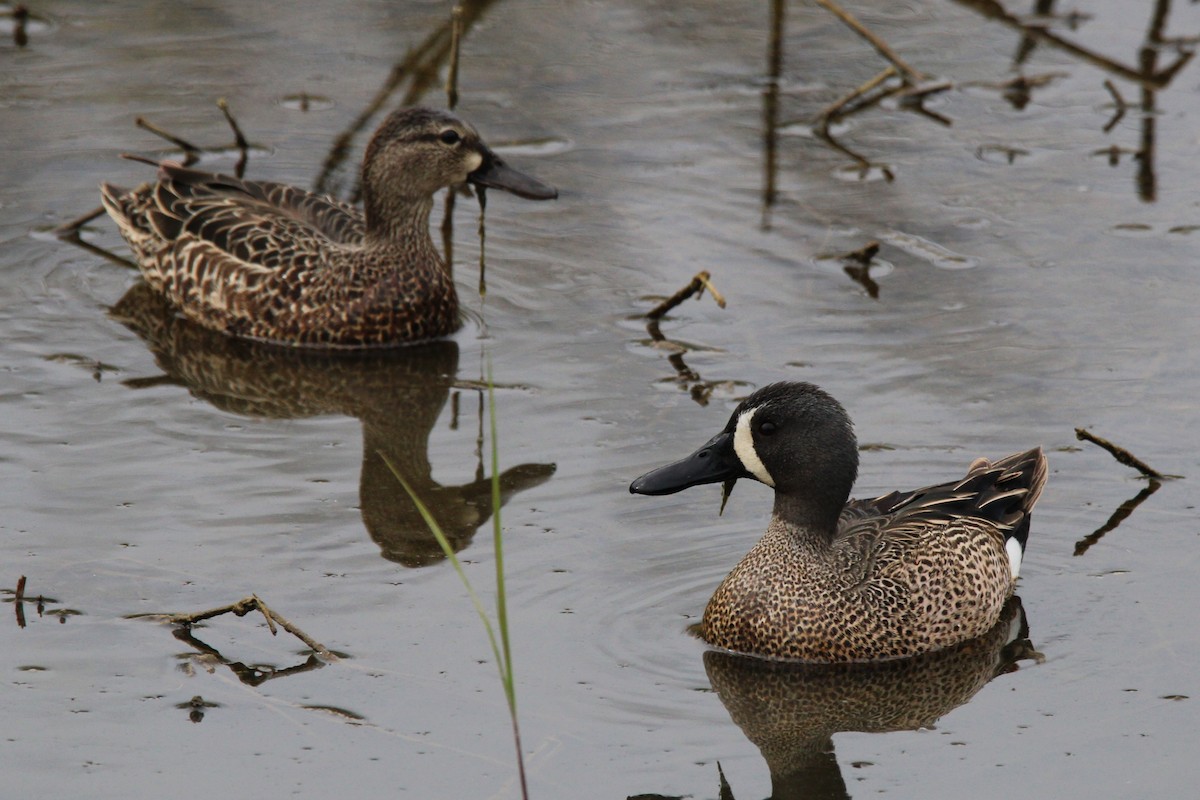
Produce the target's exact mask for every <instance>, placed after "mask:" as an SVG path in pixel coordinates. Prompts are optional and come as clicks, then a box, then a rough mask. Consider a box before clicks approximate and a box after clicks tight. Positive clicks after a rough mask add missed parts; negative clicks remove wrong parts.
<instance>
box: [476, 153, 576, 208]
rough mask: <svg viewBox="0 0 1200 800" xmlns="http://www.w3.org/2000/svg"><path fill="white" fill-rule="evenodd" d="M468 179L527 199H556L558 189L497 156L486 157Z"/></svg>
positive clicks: (479, 184)
mask: <svg viewBox="0 0 1200 800" xmlns="http://www.w3.org/2000/svg"><path fill="white" fill-rule="evenodd" d="M467 180H469V181H470V182H471V183H474V184H476V185H478V186H486V187H488V188H489V189H503V190H504V191H506V192H512V193H513V194H515V195H516V196H517V197H523V198H525V199H526V200H554V199H557V198H558V190H557V189H555V188H554V187H553V186H551V185H550V184H548V183H542V182H541V181H539V180H538V179H537V178H534V177H531V176H529V175H526V174H525V173H523V172H518V171H517V170H515V169H513V168H512V167H510V166H508V165H507V164H505V163H504V162H503V161H501V160H500V159H499V158H497V157H496V156H494V155H493V156H492V157H491V158H485V160H484V163H483V166H481V167H480V168H479V169H477V170H475V171H474V172H472V173H471V174H470V175H468V176H467Z"/></svg>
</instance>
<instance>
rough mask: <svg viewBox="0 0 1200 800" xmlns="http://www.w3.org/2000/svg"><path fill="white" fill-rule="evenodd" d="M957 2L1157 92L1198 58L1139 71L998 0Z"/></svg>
mask: <svg viewBox="0 0 1200 800" xmlns="http://www.w3.org/2000/svg"><path fill="white" fill-rule="evenodd" d="M818 2H821V0H818ZM956 2H957V3H958V4H959V5H963V6H966V7H967V8H970V9H972V10H974V11H975V12H976V13H978V14H979V15H980V16H982V17H984V18H985V19H990V20H995V21H996V22H999V23H1002V24H1004V25H1007V26H1008V27H1010V28H1013V29H1014V30H1016V31H1019V32H1020V33H1021V34H1022V35H1024V36H1026V37H1028V38H1030V39H1033V40H1036V41H1038V42H1042V43H1045V44H1048V45H1050V46H1051V47H1056V48H1058V49H1060V50H1063V51H1064V52H1066V53H1069V54H1070V55H1072V56H1074V57H1075V58H1077V59H1079V60H1080V61H1083V62H1085V63H1088V64H1091V65H1092V66H1095V67H1099V68H1100V69H1102V70H1105V71H1106V72H1110V73H1112V74H1113V75H1117V76H1119V77H1121V78H1124V79H1125V80H1127V81H1132V82H1133V83H1136V84H1138V85H1139V86H1141V87H1142V88H1144V89H1150V90H1154V89H1163V88H1165V87H1166V86H1167V85H1168V84H1169V83H1170V82H1171V79H1172V78H1174V77H1175V75H1176V74H1177V73H1178V72H1179V70H1181V69H1183V67H1184V66H1185V65H1186V64H1187V63H1188V62H1189V61H1191V60H1192V56H1194V55H1195V53H1193V52H1192V51H1190V50H1186V51H1183V52H1181V53H1180V54H1179V56H1178V57H1177V58H1176V59H1175V61H1174V62H1172V63H1171V64H1170V65H1169V66H1167V67H1165V68H1163V69H1161V70H1156V71H1155V70H1151V71H1149V72H1147V71H1143V70H1137V69H1133V68H1132V67H1128V66H1126V65H1124V64H1120V63H1118V62H1116V61H1114V60H1112V59H1111V58H1107V57H1105V56H1102V55H1100V54H1098V53H1094V52H1092V51H1091V50H1088V49H1087V48H1086V47H1082V46H1080V45H1077V44H1075V43H1074V42H1071V41H1068V40H1066V39H1064V38H1063V37H1061V36H1058V35H1056V34H1054V33H1051V32H1050V31H1049V30H1047V29H1046V28H1045V27H1041V26H1038V25H1030V24H1027V23H1025V22H1023V21H1022V20H1021V19H1019V18H1018V17H1016V16H1015V15H1013V14H1010V13H1009V12H1008V10H1007V9H1006V8H1004V6H1003V5H1002V4H1001V3H999V2H998V1H997V0H956Z"/></svg>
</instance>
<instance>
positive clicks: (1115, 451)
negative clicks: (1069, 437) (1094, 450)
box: [1075, 428, 1172, 480]
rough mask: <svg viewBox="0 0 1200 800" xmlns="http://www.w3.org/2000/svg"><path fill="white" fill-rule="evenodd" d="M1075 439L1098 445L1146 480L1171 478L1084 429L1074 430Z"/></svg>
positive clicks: (1121, 448)
mask: <svg viewBox="0 0 1200 800" xmlns="http://www.w3.org/2000/svg"><path fill="white" fill-rule="evenodd" d="M1075 438H1076V439H1078V440H1079V441H1081V442H1091V443H1092V444H1095V445H1099V446H1100V447H1102V448H1104V449H1105V450H1107V451H1108V452H1109V453H1111V454H1112V457H1113V458H1115V459H1116V460H1117V461H1119V462H1120V463H1122V464H1124V465H1125V466H1127V467H1133V468H1134V469H1136V470H1137V471H1138V472H1140V473H1142V474H1143V475H1145V476H1146V477H1147V478H1153V479H1155V480H1164V479H1165V478H1167V477H1172V476H1167V475H1164V474H1162V473H1161V472H1159V471H1158V470H1156V469H1154V467H1151V466H1150V465H1149V464H1147V463H1146V462H1145V461H1142V460H1141V459H1140V458H1138V457H1137V456H1135V455H1134V454H1133V453H1131V452H1129V451H1128V450H1126V449H1125V448H1123V447H1120V446H1118V445H1115V444H1113V443H1112V442H1110V441H1108V440H1107V439H1102V438H1100V437H1099V436H1096V435H1095V434H1093V433H1092V432H1090V431H1089V430H1087V429H1086V428H1076V429H1075Z"/></svg>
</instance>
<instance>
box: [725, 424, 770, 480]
mask: <svg viewBox="0 0 1200 800" xmlns="http://www.w3.org/2000/svg"><path fill="white" fill-rule="evenodd" d="M756 411H758V409H756V408H752V409H750V410H749V411H744V412H742V415H741V416H739V417H738V421H737V426H736V427H735V428H734V431H733V452H735V453H736V454H737V457H738V460H739V461H741V462H742V466H743V467H745V468H746V471H747V472H749V473H750V474H751V475H753V476H754V477H755V478H756V479H757V480H759V481H761V482H762V483H765V484H766V485H767V486H770V487H771V488H774V487H775V479H774V478H772V477H771V473H770V472H767V468H766V466H765V465H764V464H763V462H762V459H761V458H759V457H758V453H757V452H755V450H754V434H752V433H751V432H750V422H751V421H752V420H753V419H754V413H755V412H756Z"/></svg>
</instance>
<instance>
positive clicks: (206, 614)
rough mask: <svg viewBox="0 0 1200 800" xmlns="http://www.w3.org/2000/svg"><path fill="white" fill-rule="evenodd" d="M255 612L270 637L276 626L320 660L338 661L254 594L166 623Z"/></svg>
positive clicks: (189, 622)
mask: <svg viewBox="0 0 1200 800" xmlns="http://www.w3.org/2000/svg"><path fill="white" fill-rule="evenodd" d="M255 610H257V611H259V612H260V613H261V614H262V615H263V616H264V617H265V618H266V620H267V627H268V628H269V629H270V631H271V635H272V636H275V635H277V631H276V630H275V626H276V625H278V626H279V627H280V628H283V629H284V630H285V631H287V632H288V633H290V634H291V635H292V636H295V637H296V638H297V639H299V640H300V641H302V642H304V644H305V645H307V646H308V647H309V649H311V650H312V651H313V652H314V653H316V654H317V655H319V656H320V657H321V658H323V659H325V660H327V661H337V660H338V657H337V656H336V655H334V654H333V653H332V652H330V651H329V649H328V648H327V647H325V645H323V644H321V643H320V642H318V641H316V640H315V639H313V638H312V637H311V636H309V635H308V634H307V633H305V632H304V631H302V630H300V628H299V627H297V626H296V625H294V624H292V623H291V622H290V621H289V620H287V619H285V618H284V617H283V615H282V614H280V613H279V612H277V611H275V610H273V609H271V608H269V607H268V606H267V604H266V603H264V602H263V601H262V600H261V599H260V598H259V597H258V595H256V594H252V595H250V596H249V597H243V598H242V599H241V600H238V601H237V602H236V603H230V604H229V605H227V606H220V607H219V608H210V609H208V610H207V611H197V612H196V613H194V614H168V615H167V621H168V622H170V623H171V624H172V625H188V626H191V625H195V624H196V623H197V622H202V621H203V620H206V619H212V618H213V617H219V616H221V615H222V614H234V615H235V616H238V617H244V616H246V615H247V614H249V613H250V612H251V611H255Z"/></svg>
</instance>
